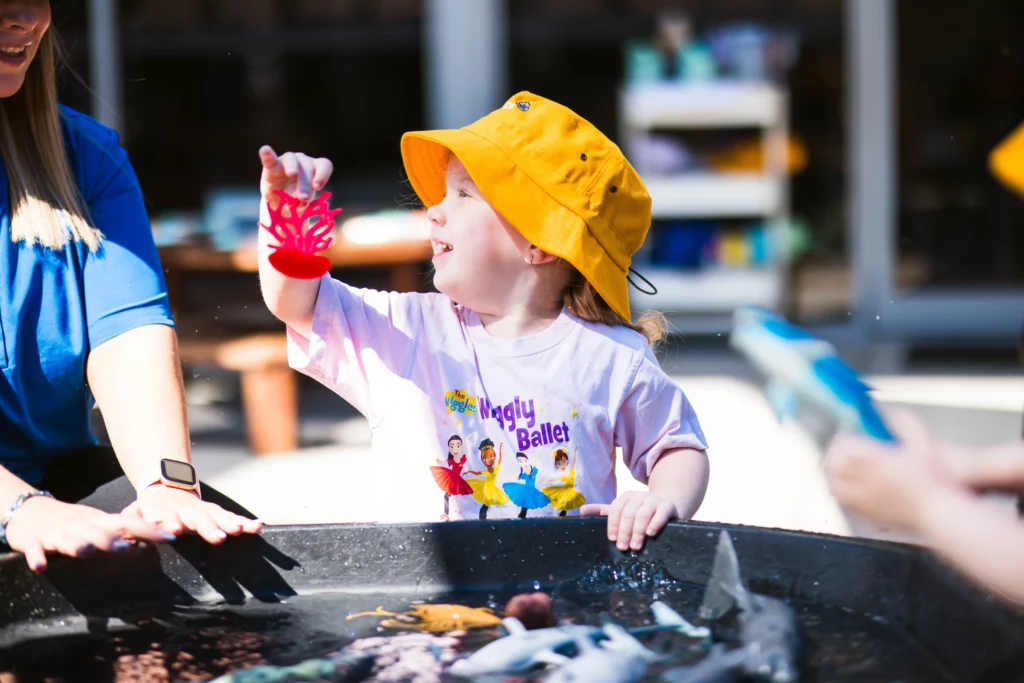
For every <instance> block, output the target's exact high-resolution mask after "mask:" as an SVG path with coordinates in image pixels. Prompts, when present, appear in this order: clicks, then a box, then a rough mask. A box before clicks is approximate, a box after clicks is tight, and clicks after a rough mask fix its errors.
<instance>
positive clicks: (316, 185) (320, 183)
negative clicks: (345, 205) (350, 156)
mask: <svg viewBox="0 0 1024 683" xmlns="http://www.w3.org/2000/svg"><path fill="white" fill-rule="evenodd" d="M332 173H334V164H333V163H331V160H330V159H324V158H320V159H314V160H313V177H312V182H313V189H315V190H322V189H323V187H324V185H326V184H327V181H328V180H330V178H331V174H332Z"/></svg>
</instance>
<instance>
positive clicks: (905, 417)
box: [887, 410, 933, 444]
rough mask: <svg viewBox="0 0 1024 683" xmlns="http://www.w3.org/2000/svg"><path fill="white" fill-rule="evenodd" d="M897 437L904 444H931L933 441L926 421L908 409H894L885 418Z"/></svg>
mask: <svg viewBox="0 0 1024 683" xmlns="http://www.w3.org/2000/svg"><path fill="white" fill-rule="evenodd" d="M887 419H888V422H889V424H890V426H891V427H892V430H893V432H895V433H896V436H897V438H899V439H900V441H902V442H904V443H906V444H931V443H932V441H933V437H932V433H931V430H929V429H928V423H927V422H925V421H924V420H923V419H922V418H921V416H920V415H918V414H917V413H915V412H913V411H910V410H894V411H893V412H892V414H891V415H890V416H889V417H888V418H887Z"/></svg>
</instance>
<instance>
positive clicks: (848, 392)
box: [729, 307, 896, 442]
mask: <svg viewBox="0 0 1024 683" xmlns="http://www.w3.org/2000/svg"><path fill="white" fill-rule="evenodd" d="M729 344H730V345H731V346H732V347H733V348H734V349H736V350H737V351H739V352H740V353H741V354H743V355H744V356H745V357H746V358H747V359H748V360H749V361H750V362H751V363H752V364H753V365H754V367H755V368H757V369H758V371H760V372H761V373H762V374H763V375H765V376H766V377H767V378H768V382H767V386H766V391H767V394H768V401H769V403H770V404H771V405H772V408H773V410H774V411H775V413H776V414H777V415H778V416H779V418H780V419H782V418H784V417H789V416H792V415H794V414H795V413H796V410H797V407H798V406H799V403H800V402H801V401H806V402H808V403H810V404H812V405H815V406H817V407H818V408H819V409H821V410H823V411H825V412H826V413H828V414H829V415H830V416H831V417H832V418H833V419H834V420H836V422H837V423H838V424H839V427H840V429H844V430H847V431H853V432H857V433H860V434H866V435H867V436H871V437H874V438H876V439H879V440H881V441H889V442H894V441H896V437H895V436H893V434H892V432H890V431H889V428H888V427H887V426H886V424H885V421H884V420H883V419H882V416H881V414H880V413H879V411H878V408H877V407H876V405H875V403H874V401H873V400H872V399H871V396H870V394H869V393H868V392H869V391H870V387H868V385H867V384H865V383H864V382H863V381H862V380H861V378H860V377H859V376H858V375H857V373H856V372H855V371H854V370H853V369H852V368H851V367H850V366H849V365H847V364H846V363H845V362H844V361H843V359H842V358H840V357H839V354H838V353H837V352H836V350H835V347H833V346H832V345H831V344H829V343H828V342H826V341H823V340H821V339H818V338H816V337H814V336H812V335H811V334H809V333H808V332H807V331H805V330H803V329H801V328H799V327H797V326H795V325H792V324H790V323H789V322H787V321H786V320H785V319H783V318H781V317H779V316H777V315H775V314H774V313H772V312H770V311H768V310H765V309H763V308H758V307H744V308H740V309H737V310H736V312H735V314H734V315H733V330H732V334H731V336H730V338H729Z"/></svg>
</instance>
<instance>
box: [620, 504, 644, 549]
mask: <svg viewBox="0 0 1024 683" xmlns="http://www.w3.org/2000/svg"><path fill="white" fill-rule="evenodd" d="M639 511H640V501H639V500H637V499H635V498H630V499H627V502H626V505H625V506H624V507H623V508H622V515H621V516H620V517H619V528H618V531H616V532H615V537H616V545H617V546H618V548H619V550H629V545H630V543H631V542H632V540H633V538H632V535H633V522H634V520H636V516H637V513H638V512H639Z"/></svg>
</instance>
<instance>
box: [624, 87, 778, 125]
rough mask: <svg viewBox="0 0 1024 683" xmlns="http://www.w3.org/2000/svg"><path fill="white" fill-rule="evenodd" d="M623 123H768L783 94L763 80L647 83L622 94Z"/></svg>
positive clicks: (775, 114) (775, 115) (774, 116)
mask: <svg viewBox="0 0 1024 683" xmlns="http://www.w3.org/2000/svg"><path fill="white" fill-rule="evenodd" d="M622 115H623V117H624V122H623V123H624V124H625V126H627V127H629V128H633V129H647V128H656V127H657V128H690V127H694V128H696V127H700V128H721V127H738V126H751V127H755V126H756V127H769V126H774V125H777V124H778V123H779V122H780V121H781V120H782V119H783V118H784V116H785V97H784V96H783V93H782V91H780V90H779V88H776V87H775V86H773V85H770V84H768V83H744V82H720V81H716V82H711V83H692V84H691V83H679V84H664V85H662V84H657V85H654V84H648V85H638V86H633V87H630V88H627V89H626V90H625V91H624V92H623V94H622Z"/></svg>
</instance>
